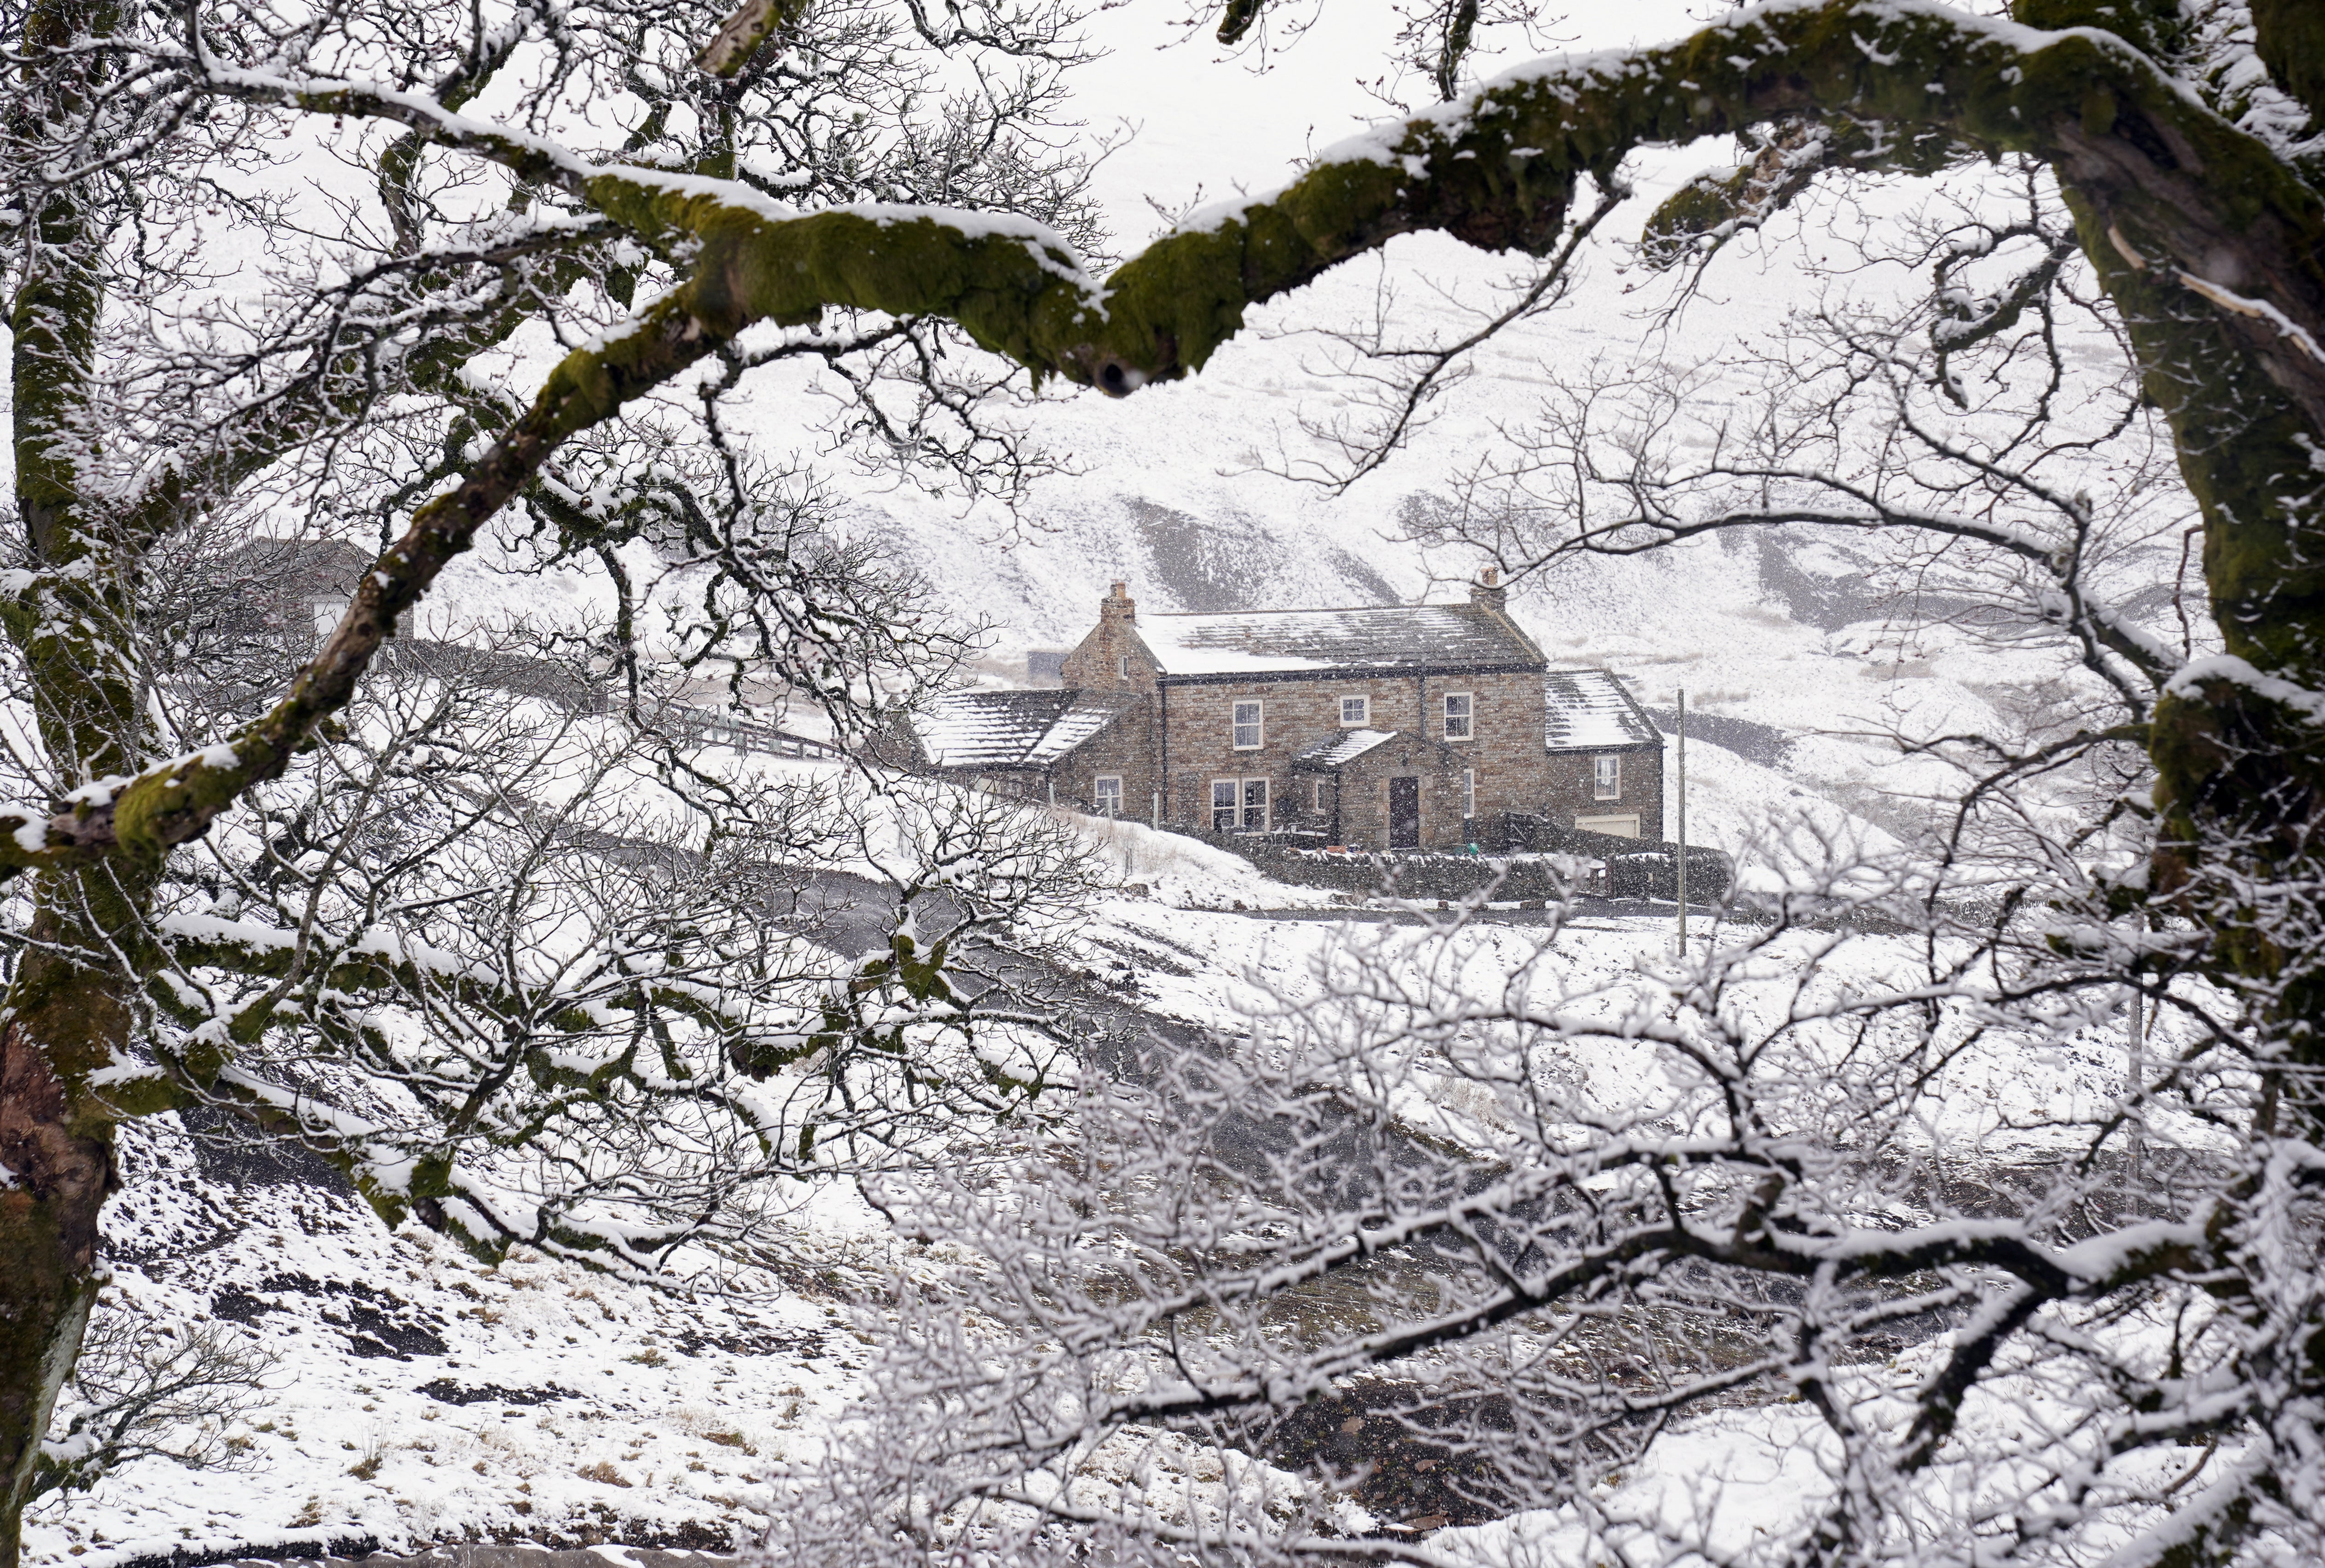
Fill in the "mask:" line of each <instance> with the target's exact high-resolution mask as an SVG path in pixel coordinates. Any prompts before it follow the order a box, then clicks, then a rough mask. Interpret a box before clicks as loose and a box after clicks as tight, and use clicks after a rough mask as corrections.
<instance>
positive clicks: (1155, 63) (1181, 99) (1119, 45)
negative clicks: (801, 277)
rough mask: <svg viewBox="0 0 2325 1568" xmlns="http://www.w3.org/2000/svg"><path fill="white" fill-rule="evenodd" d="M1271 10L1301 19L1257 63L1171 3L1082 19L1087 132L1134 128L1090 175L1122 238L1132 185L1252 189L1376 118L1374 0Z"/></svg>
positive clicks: (1607, 43) (1581, 26)
mask: <svg viewBox="0 0 2325 1568" xmlns="http://www.w3.org/2000/svg"><path fill="white" fill-rule="evenodd" d="M1721 8H1722V7H1718V6H1717V5H1716V0H1715V3H1710V4H1708V0H1620V3H1610V0H1583V3H1582V4H1579V5H1574V6H1573V7H1571V8H1570V10H1568V11H1567V12H1566V13H1565V14H1564V16H1565V19H1564V20H1563V21H1562V22H1553V23H1550V24H1548V25H1547V27H1546V32H1548V34H1549V35H1550V36H1551V37H1552V38H1555V39H1570V40H1572V41H1573V42H1571V43H1570V44H1569V45H1568V46H1567V47H1569V48H1570V49H1575V50H1587V49H1601V48H1613V47H1618V46H1623V45H1628V44H1635V43H1649V42H1659V41H1661V40H1664V39H1669V38H1676V37H1679V36H1681V34H1683V33H1685V32H1689V31H1690V30H1691V28H1692V27H1693V26H1694V25H1696V24H1697V22H1698V21H1699V20H1700V17H1701V16H1702V15H1704V14H1712V13H1713V12H1715V11H1716V10H1717V9H1721ZM1185 14H1186V12H1185V9H1184V8H1183V7H1180V6H1175V5H1158V4H1154V3H1153V0H1133V3H1132V4H1130V5H1125V6H1123V7H1122V8H1120V9H1118V10H1114V11H1108V12H1104V13H1101V14H1099V15H1098V17H1097V18H1095V19H1094V21H1093V23H1092V25H1091V34H1092V36H1093V37H1094V38H1096V39H1097V40H1098V41H1099V42H1102V43H1103V44H1105V45H1106V46H1107V48H1109V49H1110V50H1111V51H1113V52H1112V53H1111V54H1110V55H1109V56H1108V58H1107V59H1106V60H1101V61H1099V62H1098V63H1097V64H1096V65H1093V66H1090V67H1087V68H1085V69H1082V70H1080V71H1079V72H1077V73H1076V80H1075V84H1074V85H1075V89H1076V91H1075V96H1076V98H1077V100H1078V102H1079V106H1080V113H1081V115H1082V116H1083V117H1084V119H1085V120H1086V121H1087V123H1088V125H1089V127H1090V129H1091V130H1092V131H1105V130H1107V129H1109V128H1112V127H1115V126H1117V125H1125V124H1127V125H1132V126H1135V127H1137V133H1138V134H1137V135H1136V137H1135V139H1134V140H1133V141H1132V142H1131V143H1130V144H1129V145H1128V146H1126V147H1125V148H1124V149H1123V151H1122V152H1118V153H1117V154H1116V156H1115V157H1114V158H1113V159H1112V160H1110V161H1108V162H1107V165H1106V167H1105V168H1104V169H1103V170H1102V171H1100V175H1099V181H1098V189H1099V192H1100V194H1101V196H1102V197H1103V198H1104V200H1105V202H1106V205H1107V211H1108V212H1109V213H1110V214H1111V216H1112V226H1113V228H1114V230H1115V232H1116V235H1118V236H1119V238H1120V240H1121V242H1122V243H1123V244H1125V246H1135V244H1137V242H1139V241H1141V240H1143V239H1144V238H1145V237H1146V236H1147V235H1149V234H1150V233H1152V232H1153V229H1154V227H1155V226H1156V220H1155V218H1154V217H1153V214H1152V212H1151V211H1150V210H1149V209H1148V208H1147V207H1146V205H1145V201H1144V198H1146V197H1149V196H1151V197H1153V198H1155V199H1156V200H1158V201H1161V202H1163V204H1164V205H1165V206H1166V207H1170V208H1174V209H1175V208H1177V207H1180V206H1182V205H1184V204H1185V203H1186V202H1187V201H1188V199H1189V198H1191V197H1192V196H1193V194H1194V189H1195V187H1196V185H1197V184H1199V183H1200V184H1201V185H1202V187H1203V189H1204V196H1205V198H1206V199H1209V198H1217V197H1222V196H1227V195H1229V194H1232V192H1233V190H1234V189H1235V187H1236V185H1237V183H1238V182H1240V183H1241V184H1242V185H1243V186H1245V187H1246V188H1247V189H1267V188H1269V187H1271V186H1274V185H1279V184H1281V183H1283V181H1284V180H1287V179H1289V178H1290V177H1291V175H1292V170H1293V165H1294V162H1295V161H1296V160H1297V159H1299V158H1300V157H1301V155H1302V154H1303V153H1304V152H1307V151H1309V150H1310V149H1311V147H1321V146H1324V145H1327V144H1329V143H1331V142H1334V141H1337V140H1338V139H1339V138H1340V137H1342V136H1345V135H1347V134H1349V133H1350V132H1351V131H1354V130H1356V129H1357V128H1358V127H1360V126H1362V125H1368V124H1370V123H1372V122H1373V121H1376V120H1378V119H1382V118H1385V117H1386V115H1387V113H1388V111H1386V110H1385V109H1384V107H1383V106H1382V105H1381V104H1380V102H1379V100H1377V99H1376V98H1374V97H1370V96H1369V95H1367V94H1366V92H1365V91H1364V90H1363V88H1361V86H1360V85H1359V82H1360V80H1362V79H1365V78H1372V77H1376V76H1377V75H1378V74H1379V73H1380V71H1381V69H1382V65H1383V61H1384V59H1385V55H1386V53H1387V51H1388V47H1389V44H1390V42H1391V40H1392V39H1393V37H1394V32H1395V22H1394V16H1393V14H1392V13H1391V11H1390V8H1389V6H1388V5H1385V4H1384V3H1383V0H1336V3H1335V4H1333V5H1329V6H1325V7H1323V8H1322V10H1321V13H1320V14H1318V13H1317V12H1316V10H1315V9H1314V8H1313V7H1312V6H1311V5H1308V4H1304V3H1303V0H1286V4H1285V5H1284V6H1283V13H1282V14H1288V15H1291V16H1292V17H1294V18H1295V19H1299V18H1305V17H1309V16H1313V17H1314V24H1313V25H1312V26H1311V27H1310V28H1309V30H1308V31H1307V32H1305V33H1304V34H1303V35H1301V37H1300V38H1299V40H1298V41H1297V42H1296V43H1294V44H1293V45H1292V47H1291V48H1289V49H1287V50H1273V51H1268V52H1267V53H1266V54H1265V56H1264V60H1265V62H1266V66H1265V69H1264V70H1262V69H1257V68H1258V66H1259V64H1260V61H1261V60H1262V59H1263V56H1262V55H1261V54H1260V53H1259V51H1252V50H1246V51H1242V52H1240V53H1237V54H1230V53H1229V52H1228V51H1225V50H1222V49H1221V48H1220V47H1219V46H1218V43H1217V42H1214V40H1213V38H1212V36H1211V31H1210V28H1209V26H1205V27H1201V28H1195V29H1190V28H1189V27H1188V25H1187V24H1186V23H1185V21H1184V20H1183V19H1184V17H1185ZM1545 14H1546V15H1548V16H1551V17H1553V18H1554V17H1557V16H1558V15H1559V14H1560V13H1558V12H1557V11H1555V10H1551V11H1547V12H1546V13H1545ZM1496 43H1499V44H1505V45H1506V47H1505V48H1504V50H1503V52H1502V53H1500V54H1499V55H1498V56H1497V57H1496V58H1495V59H1493V60H1489V61H1487V62H1485V63H1484V69H1487V70H1488V71H1498V70H1501V69H1507V68H1508V67H1510V66H1513V65H1515V64H1518V63H1520V62H1522V61H1523V60H1527V59H1530V58H1534V56H1533V54H1532V53H1530V52H1529V51H1525V49H1524V45H1523V43H1521V42H1518V41H1517V40H1515V39H1514V38H1512V39H1506V40H1502V39H1490V38H1489V39H1487V44H1488V46H1492V45H1494V44H1496ZM1715 161H1716V158H1715Z"/></svg>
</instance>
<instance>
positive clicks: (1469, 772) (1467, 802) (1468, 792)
mask: <svg viewBox="0 0 2325 1568" xmlns="http://www.w3.org/2000/svg"><path fill="white" fill-rule="evenodd" d="M1461 816H1463V818H1464V819H1467V818H1469V817H1473V816H1477V770H1476V769H1475V768H1464V769H1462V770H1461Z"/></svg>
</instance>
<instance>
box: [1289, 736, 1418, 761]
mask: <svg viewBox="0 0 2325 1568" xmlns="http://www.w3.org/2000/svg"><path fill="white" fill-rule="evenodd" d="M1394 739H1396V734H1395V732H1394V731H1391V730H1342V731H1341V732H1340V733H1338V734H1337V735H1326V736H1325V737H1324V738H1323V739H1322V740H1320V741H1318V742H1316V743H1315V744H1314V745H1311V746H1310V747H1309V748H1308V749H1307V750H1306V751H1304V752H1301V753H1300V754H1299V755H1298V756H1296V757H1294V758H1292V766H1293V767H1295V768H1306V769H1318V768H1320V769H1324V770H1331V769H1334V768H1345V767H1347V766H1348V764H1349V763H1351V762H1353V761H1356V760H1357V758H1359V757H1361V756H1363V755H1364V754H1365V753H1366V752H1369V751H1371V750H1372V749H1373V748H1374V747H1375V746H1378V745H1383V744H1385V743H1386V742H1390V741H1394Z"/></svg>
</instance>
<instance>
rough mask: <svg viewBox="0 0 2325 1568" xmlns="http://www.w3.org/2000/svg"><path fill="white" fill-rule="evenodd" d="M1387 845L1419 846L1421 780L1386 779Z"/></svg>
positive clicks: (1391, 846) (1394, 846) (1407, 847)
mask: <svg viewBox="0 0 2325 1568" xmlns="http://www.w3.org/2000/svg"><path fill="white" fill-rule="evenodd" d="M1388 846H1389V848H1391V849H1419V848H1420V847H1421V780H1420V779H1390V780H1389V781H1388Z"/></svg>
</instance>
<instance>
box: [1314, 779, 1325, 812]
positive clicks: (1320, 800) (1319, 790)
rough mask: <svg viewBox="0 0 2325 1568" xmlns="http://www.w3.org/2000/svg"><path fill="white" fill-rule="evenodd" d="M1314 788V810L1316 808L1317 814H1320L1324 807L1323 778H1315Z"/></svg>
mask: <svg viewBox="0 0 2325 1568" xmlns="http://www.w3.org/2000/svg"><path fill="white" fill-rule="evenodd" d="M1315 790H1316V810H1317V812H1318V814H1319V815H1320V814H1321V813H1322V812H1323V809H1324V780H1322V779H1317V780H1316V782H1315Z"/></svg>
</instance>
